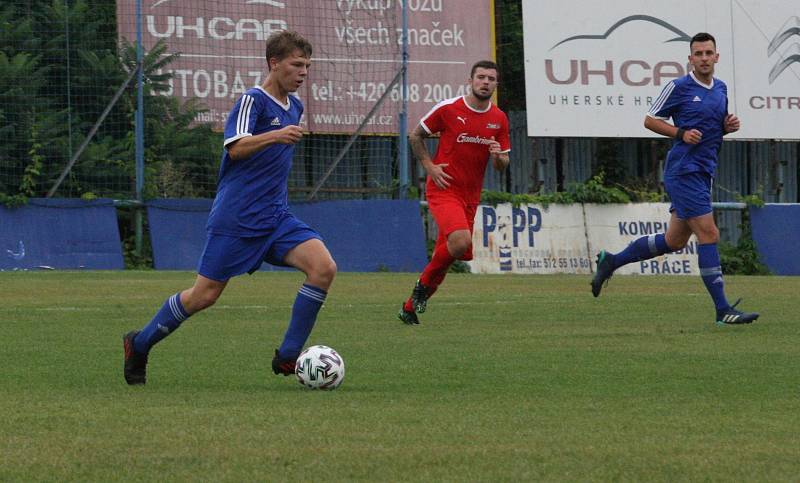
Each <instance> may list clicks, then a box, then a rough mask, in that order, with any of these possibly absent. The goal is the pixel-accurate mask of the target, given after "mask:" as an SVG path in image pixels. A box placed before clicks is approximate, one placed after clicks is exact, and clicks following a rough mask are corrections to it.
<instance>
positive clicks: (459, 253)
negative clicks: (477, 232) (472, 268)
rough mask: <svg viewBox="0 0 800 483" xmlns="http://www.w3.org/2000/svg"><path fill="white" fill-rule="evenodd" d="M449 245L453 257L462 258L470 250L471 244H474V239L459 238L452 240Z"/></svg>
mask: <svg viewBox="0 0 800 483" xmlns="http://www.w3.org/2000/svg"><path fill="white" fill-rule="evenodd" d="M448 245H449V246H448V249H449V252H450V255H451V256H452V257H453V258H457V259H460V258H461V257H463V256H464V254H465V253H467V251H469V248H470V246H472V240H470V239H469V238H458V239H456V240H452V242H451V243H449V244H448Z"/></svg>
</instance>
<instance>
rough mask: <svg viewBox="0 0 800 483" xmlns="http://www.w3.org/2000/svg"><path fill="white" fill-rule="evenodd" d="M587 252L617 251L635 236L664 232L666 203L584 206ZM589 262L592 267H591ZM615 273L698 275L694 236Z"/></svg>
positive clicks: (668, 215)
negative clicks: (680, 245)
mask: <svg viewBox="0 0 800 483" xmlns="http://www.w3.org/2000/svg"><path fill="white" fill-rule="evenodd" d="M584 209H585V210H586V236H587V238H588V240H589V253H591V254H592V264H594V263H595V259H594V256H595V255H596V254H597V253H598V252H600V250H608V251H610V252H612V253H617V252H620V251H622V250H623V249H625V247H626V246H628V244H629V243H630V242H632V241H634V240H636V239H637V238H639V237H642V236H647V235H655V234H657V233H665V232H666V231H667V226H668V225H669V218H670V214H669V203H637V204H628V205H584ZM594 268H595V267H594V265H593V269H594ZM615 273H621V274H637V275H698V274H699V273H700V272H699V269H698V267H697V239H696V238H695V236H694V235H692V237H691V238H690V239H689V243H688V244H687V246H686V248H684V249H683V250H680V251H677V252H674V253H668V254H666V255H662V256H660V257H656V258H652V259H650V260H645V261H642V262H634V263H631V264H628V265H625V266H624V267H620V268H619V269H617V271H616V272H615Z"/></svg>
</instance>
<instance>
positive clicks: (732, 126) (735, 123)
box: [725, 114, 740, 133]
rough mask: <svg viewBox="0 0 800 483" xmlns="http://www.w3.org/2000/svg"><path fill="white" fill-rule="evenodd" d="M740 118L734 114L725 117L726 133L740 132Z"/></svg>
mask: <svg viewBox="0 0 800 483" xmlns="http://www.w3.org/2000/svg"><path fill="white" fill-rule="evenodd" d="M739 127H740V124H739V118H738V117H736V116H734V115H733V114H728V115H727V116H725V133H729V132H736V131H738V130H739Z"/></svg>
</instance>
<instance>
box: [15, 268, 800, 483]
mask: <svg viewBox="0 0 800 483" xmlns="http://www.w3.org/2000/svg"><path fill="white" fill-rule="evenodd" d="M193 277H194V276H193V274H190V273H185V272H184V273H181V272H179V273H175V272H173V273H164V272H109V273H100V272H92V273H58V272H46V273H44V272H39V273H33V272H29V273H19V272H15V273H9V272H6V273H0V293H2V302H3V303H2V305H1V306H0V329H2V336H0V367H1V368H0V480H1V481H28V480H49V481H65V480H77V481H111V480H139V481H175V480H205V481H315V480H321V479H325V480H331V481H347V480H370V481H543V480H572V481H590V480H597V481H608V480H615V481H619V480H629V481H630V480H633V481H686V480H692V481H697V480H703V481H797V479H798V478H799V477H800V436H799V435H800V323H799V319H800V317H798V315H797V314H798V309H797V303H798V294H800V278H781V277H728V278H727V280H726V283H727V292H728V294H729V296H730V297H731V299H735V298H736V296H746V299H745V301H744V302H743V307H744V308H745V309H749V310H755V311H760V312H761V314H762V316H761V319H759V321H758V322H756V323H755V324H753V325H750V326H728V327H718V326H716V325H715V324H713V323H712V321H713V307H712V306H711V304H710V300H709V299H708V296H707V295H706V292H705V289H704V288H703V286H702V282H701V281H700V280H699V278H694V277H685V278H684V277H674V278H657V277H624V276H617V277H614V279H612V280H611V282H610V285H609V287H608V288H607V289H606V291H605V292H604V293H603V296H602V297H601V298H599V299H593V298H592V296H591V294H590V292H589V284H588V281H589V279H588V278H587V277H574V276H541V277H539V276H478V275H451V276H450V277H449V278H448V279H447V281H446V282H445V284H444V285H443V286H442V288H441V290H440V291H439V293H437V295H436V296H435V297H434V298H433V299H432V300H431V302H430V304H429V308H428V312H427V313H425V314H423V316H422V317H421V318H422V325H420V326H415V327H409V326H405V325H402V324H401V323H400V322H399V321H398V320H397V319H396V318H395V312H396V311H397V309H398V305H399V303H400V301H401V300H402V299H404V298H405V296H406V295H407V294H408V293H409V292H410V290H411V287H412V284H413V282H414V280H415V278H416V275H415V274H385V273H384V274H349V273H342V274H339V275H338V277H337V280H336V281H335V283H334V286H333V290H332V291H331V294H330V296H329V297H328V302H327V303H326V306H325V307H324V308H323V310H322V312H321V314H320V318H319V320H318V323H317V327H316V329H315V331H314V333H312V335H311V339H310V340H309V343H310V344H326V345H330V346H332V347H334V348H335V349H337V350H338V352H339V353H340V354H341V355H342V356H343V357H344V359H345V361H346V366H347V377H346V379H345V381H344V384H343V385H342V386H341V387H340V388H339V389H338V390H336V391H333V392H319V391H316V392H315V391H310V390H307V389H304V388H303V387H301V386H300V385H299V384H298V383H297V382H296V381H295V380H293V379H290V378H282V377H280V378H279V377H277V376H274V375H272V373H271V371H270V360H271V357H272V352H273V350H274V348H275V347H276V346H277V345H278V344H279V342H280V340H281V337H282V335H283V332H284V330H285V328H286V321H287V320H288V316H289V311H290V308H291V304H292V301H293V299H294V295H295V293H296V290H297V288H298V285H299V283H300V282H301V281H302V278H301V276H300V275H299V274H296V273H258V274H256V275H254V276H252V277H240V278H237V279H234V280H233V281H232V282H231V283H230V284H229V286H228V289H227V291H226V292H225V294H223V296H222V298H221V299H220V301H219V302H218V303H217V305H215V306H214V307H212V308H210V309H209V310H207V311H206V312H204V313H201V314H198V315H196V316H195V317H193V318H192V319H190V320H189V321H188V322H186V323H184V325H183V327H182V328H181V329H180V330H179V331H177V332H176V333H175V334H173V335H172V336H171V337H169V338H168V339H166V340H165V341H164V342H162V343H161V344H160V345H158V346H157V347H156V348H155V349H154V350H153V352H152V353H151V356H150V366H149V374H148V384H147V386H144V387H129V386H127V385H126V384H125V383H124V381H123V379H122V370H121V367H122V344H121V335H122V334H123V333H124V332H126V331H128V330H130V329H133V328H139V327H141V326H142V325H144V324H145V323H146V322H147V321H148V320H149V319H150V317H151V316H152V314H153V313H154V311H155V310H157V309H158V308H159V307H160V306H161V304H162V303H163V301H164V299H165V298H166V297H167V296H168V295H170V294H172V293H174V292H176V291H178V290H179V289H182V288H185V287H186V286H188V285H189V284H191V282H192V280H193Z"/></svg>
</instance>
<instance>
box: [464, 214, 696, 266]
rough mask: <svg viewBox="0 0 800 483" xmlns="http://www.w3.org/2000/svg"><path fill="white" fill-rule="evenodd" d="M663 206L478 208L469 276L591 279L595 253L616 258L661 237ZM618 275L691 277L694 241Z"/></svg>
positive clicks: (664, 221)
mask: <svg viewBox="0 0 800 483" xmlns="http://www.w3.org/2000/svg"><path fill="white" fill-rule="evenodd" d="M668 210H669V204H668V203H641V204H625V205H594V204H587V205H580V204H575V205H550V206H548V207H545V206H540V205H521V206H519V207H513V206H512V205H510V204H501V205H497V206H484V205H481V206H480V207H478V212H477V214H476V216H475V224H474V232H473V236H472V246H473V255H474V259H473V260H472V261H471V262H469V265H470V269H471V270H472V273H527V274H551V273H572V274H586V275H588V274H591V273H594V271H595V268H596V267H595V265H594V263H595V256H596V255H597V253H598V252H599V251H600V250H608V251H610V252H613V253H616V252H619V251H622V250H623V249H624V248H625V247H626V246H627V245H628V244H629V243H630V242H632V241H634V240H636V239H637V238H639V237H642V236H647V235H655V234H657V233H664V232H666V230H667V226H668V223H669V218H670V215H669V211H668ZM616 273H620V274H638V275H696V274H698V273H699V270H698V268H697V242H696V239H695V237H694V236H692V238H691V239H690V240H689V244H688V245H687V246H686V248H685V249H683V250H680V251H678V252H675V253H669V254H666V255H663V256H660V257H656V258H653V259H651V260H646V261H642V262H635V263H632V264H629V265H626V266H624V267H621V268H620V269H618V270H617V272H616Z"/></svg>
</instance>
